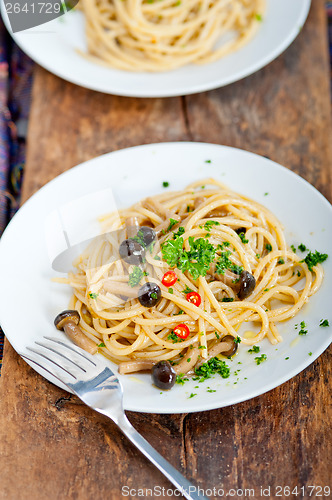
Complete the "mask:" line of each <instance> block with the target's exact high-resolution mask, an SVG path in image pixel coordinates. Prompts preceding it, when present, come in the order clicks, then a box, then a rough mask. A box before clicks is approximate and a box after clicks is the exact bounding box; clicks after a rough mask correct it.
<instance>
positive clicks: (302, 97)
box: [0, 0, 332, 500]
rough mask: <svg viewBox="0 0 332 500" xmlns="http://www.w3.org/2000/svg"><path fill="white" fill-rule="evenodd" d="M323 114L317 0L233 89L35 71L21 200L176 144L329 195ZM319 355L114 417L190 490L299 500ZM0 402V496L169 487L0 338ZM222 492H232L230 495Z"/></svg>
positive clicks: (318, 399)
mask: <svg viewBox="0 0 332 500" xmlns="http://www.w3.org/2000/svg"><path fill="white" fill-rule="evenodd" d="M285 15H286V14H285ZM330 110H331V108H330V95H329V64H328V50H327V37H326V17H325V12H324V5H323V1H322V0H313V5H312V8H311V12H310V15H309V19H308V21H307V23H306V25H305V26H304V28H303V30H302V32H301V33H300V34H299V36H298V38H297V39H296V41H295V42H294V43H293V45H292V46H291V47H290V48H289V49H288V50H287V51H286V52H285V53H284V54H283V55H281V56H280V57H279V58H278V59H277V60H276V61H274V62H273V63H271V64H269V65H268V66H267V67H266V68H264V69H263V70H261V71H259V72H257V73H256V74H254V75H253V76H250V77H248V78H246V79H244V80H242V81H240V82H238V83H235V84H233V85H230V86H228V87H225V88H222V89H218V90H213V91H210V92H206V93H202V94H198V95H193V96H188V97H178V98H168V99H132V98H122V97H116V96H111V95H105V94H100V93H96V92H93V91H90V90H86V89H83V88H80V87H77V86H75V85H72V84H70V83H67V82H65V81H63V80H61V79H59V78H57V77H56V76H53V75H51V74H50V73H48V72H47V71H45V70H44V69H42V68H40V67H36V70H35V78H34V85H33V99H32V107H31V115H30V123H29V136H28V153H27V164H26V169H25V177H24V189H23V199H24V200H26V199H28V198H29V197H30V196H31V195H32V194H33V193H34V192H35V191H37V189H39V188H40V187H41V186H43V185H44V184H45V183H46V182H48V181H50V180H51V179H53V178H54V177H55V176H56V175H58V174H60V173H62V172H64V171H65V170H68V169H69V168H71V167H73V166H74V165H76V164H78V163H80V162H82V161H85V160H89V159H90V158H93V157H95V156H98V155H100V154H103V153H107V152H109V151H114V150H117V149H120V148H125V147H128V146H135V145H137V144H146V143H153V142H165V141H184V140H185V141H187V140H190V141H202V142H213V143H217V144H225V145H228V146H234V147H238V148H242V149H246V150H249V151H253V152H255V153H258V154H261V155H266V156H268V157H270V158H271V159H272V160H274V161H276V162H278V163H281V164H282V165H285V166H286V167H288V168H289V169H291V170H293V171H294V172H296V173H298V174H300V175H301V176H302V177H304V178H305V179H307V180H308V181H309V182H310V183H311V184H313V185H314V186H315V187H316V188H317V189H319V190H320V191H321V192H322V193H323V194H324V195H325V196H326V197H327V198H328V199H329V200H330V201H331V195H332V182H331V145H330V141H331V121H330ZM322 250H326V249H322ZM331 353H332V350H331V348H330V349H329V350H327V351H326V352H325V353H324V354H323V355H322V356H320V357H319V359H318V360H316V361H315V362H314V363H313V364H312V365H310V366H309V367H308V368H307V369H306V370H304V371H303V372H302V373H301V374H300V375H298V376H296V377H295V378H293V379H292V380H290V381H289V382H287V383H284V384H283V385H281V386H280V387H278V388H276V389H274V390H273V391H270V392H268V393H267V394H263V395H262V396H260V397H256V398H254V399H252V400H250V401H247V402H244V403H241V404H238V405H235V406H230V407H227V408H222V409H219V410H214V411H207V412H203V413H195V414H182V415H151V414H138V413H130V412H129V413H128V417H129V419H130V420H131V422H132V423H133V425H134V426H135V427H136V428H137V429H138V430H139V431H140V432H141V433H142V434H143V435H144V436H145V437H146V438H147V439H148V440H149V441H150V442H151V444H152V445H153V446H154V447H155V448H156V449H157V450H159V451H160V452H161V454H163V455H164V456H165V457H167V458H168V460H170V462H171V463H172V464H174V465H175V467H177V468H178V469H179V470H181V471H182V472H183V474H184V475H185V476H187V478H188V479H190V480H192V481H193V482H194V483H195V484H197V485H199V486H200V487H202V488H205V489H206V488H210V489H212V488H214V487H215V488H223V489H224V490H225V492H227V491H228V490H230V489H232V488H233V489H235V490H237V489H240V490H245V489H253V490H254V491H255V495H252V494H251V498H262V494H261V487H263V488H265V496H268V497H269V498H271V499H274V498H280V495H279V497H277V496H276V493H277V491H278V490H277V489H276V488H277V486H282V487H284V486H289V487H290V488H291V489H292V488H294V487H295V486H297V487H298V492H299V493H301V490H300V487H302V486H304V487H306V489H305V494H304V495H299V496H291V498H305V499H306V498H310V489H308V486H309V485H316V486H324V485H327V484H329V483H328V481H329V479H331V465H330V461H329V459H328V457H331V455H332V453H331V437H330V436H331V429H330V420H331V411H330V403H331V401H330V391H329V382H330V378H331V368H330V367H331V361H332V359H331ZM0 396H1V399H0V400H1V411H0V433H1V434H0V439H1V449H0V452H1V463H0V471H1V472H0V478H1V489H0V498H1V499H2V498H3V499H6V500H25V499H29V500H30V499H33V500H45V499H52V500H57V499H59V500H60V499H61V500H63V499H70V500H72V499H79V500H85V499H87V500H90V499H91V500H92V499H93V500H99V499H100V500H102V499H106V498H107V499H108V500H118V499H120V498H122V495H121V488H122V487H123V486H125V485H127V486H130V487H132V488H135V489H137V490H138V489H139V488H141V489H143V490H144V489H147V488H151V489H153V488H154V487H155V486H157V485H159V486H160V487H164V488H170V484H169V483H168V482H167V480H166V479H164V477H163V476H162V475H161V474H160V473H159V472H158V471H157V470H156V469H155V468H154V467H153V466H152V465H151V464H150V463H149V462H148V461H147V460H146V459H145V458H143V456H141V455H140V453H139V452H138V451H136V449H135V448H133V446H131V445H130V444H129V442H128V441H127V440H126V439H125V438H124V437H123V436H122V435H121V433H120V432H119V431H118V429H117V428H116V426H115V425H114V424H113V423H111V422H110V421H109V420H108V419H106V418H104V417H103V416H101V415H98V414H97V413H95V412H93V411H92V410H90V409H89V408H87V407H86V406H85V405H83V404H81V402H80V401H79V400H78V399H77V398H76V397H74V396H71V395H70V394H69V393H66V392H64V391H62V390H61V389H59V388H57V387H55V386H54V385H52V384H50V383H49V382H47V381H46V380H45V379H43V378H42V377H41V376H39V375H38V374H37V373H36V372H34V371H33V370H32V369H31V368H30V367H29V366H28V365H27V364H25V362H24V361H23V360H22V359H21V358H20V357H19V356H18V355H17V354H16V353H15V352H14V350H13V349H12V348H11V346H10V344H9V343H8V342H7V341H6V345H5V353H4V364H3V372H2V377H1V387H0ZM330 486H331V485H330ZM269 487H270V488H271V490H270V492H269V491H268V490H266V488H269ZM138 493H139V492H138V491H137V494H138ZM248 496H249V492H247V496H246V497H248ZM235 497H236V498H241V497H242V498H244V497H245V495H244V494H243V495H241V492H240V491H239V492H238V493H237V494H236V495H235ZM281 497H282V498H285V497H286V494H283V493H282V494H281ZM123 498H125V497H123ZM127 498H135V497H134V495H131V496H130V497H128V496H127ZM144 498H157V493H156V492H155V493H154V494H153V495H152V496H150V495H149V492H146V493H145V495H144ZM168 498H171V497H168ZM174 498H175V497H174ZM211 498H221V496H220V495H211Z"/></svg>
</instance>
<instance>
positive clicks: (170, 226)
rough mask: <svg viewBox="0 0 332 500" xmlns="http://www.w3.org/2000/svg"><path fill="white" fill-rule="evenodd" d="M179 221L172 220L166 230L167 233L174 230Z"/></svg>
mask: <svg viewBox="0 0 332 500" xmlns="http://www.w3.org/2000/svg"><path fill="white" fill-rule="evenodd" d="M178 222H179V221H178V220H176V219H170V220H169V226H168V228H167V229H166V231H170V230H171V229H172V227H173V226H175V224H178Z"/></svg>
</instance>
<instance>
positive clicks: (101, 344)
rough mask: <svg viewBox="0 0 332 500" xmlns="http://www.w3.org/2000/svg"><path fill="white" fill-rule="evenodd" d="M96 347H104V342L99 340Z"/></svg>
mask: <svg viewBox="0 0 332 500" xmlns="http://www.w3.org/2000/svg"><path fill="white" fill-rule="evenodd" d="M97 347H106V346H105V344H104V342H100V344H98V345H97Z"/></svg>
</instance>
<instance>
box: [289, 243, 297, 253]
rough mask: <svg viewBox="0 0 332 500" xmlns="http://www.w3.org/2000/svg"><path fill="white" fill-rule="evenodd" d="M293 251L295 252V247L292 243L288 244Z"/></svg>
mask: <svg viewBox="0 0 332 500" xmlns="http://www.w3.org/2000/svg"><path fill="white" fill-rule="evenodd" d="M290 247H291V249H292V250H293V252H294V253H296V247H295V246H294V245H291V246H290Z"/></svg>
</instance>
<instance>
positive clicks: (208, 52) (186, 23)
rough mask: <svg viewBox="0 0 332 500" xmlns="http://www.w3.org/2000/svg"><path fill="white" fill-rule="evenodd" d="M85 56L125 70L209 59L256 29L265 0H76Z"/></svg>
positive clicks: (163, 67)
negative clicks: (81, 16)
mask: <svg viewBox="0 0 332 500" xmlns="http://www.w3.org/2000/svg"><path fill="white" fill-rule="evenodd" d="M80 8H81V9H82V10H83V12H84V14H85V20H86V36H87V46H88V54H86V56H87V57H89V58H90V59H93V60H95V61H98V62H102V63H104V64H106V65H109V66H113V67H115V68H119V69H122V70H128V71H166V70H171V69H174V68H178V67H180V66H184V65H185V64H188V63H192V62H195V63H198V64H202V63H208V62H212V61H216V60H217V59H219V58H221V57H223V56H225V55H227V54H229V53H230V52H233V51H235V50H237V49H239V48H240V47H242V46H243V45H244V44H246V43H247V42H248V41H249V40H250V39H251V38H252V37H253V36H254V34H255V33H256V31H257V29H258V27H259V25H260V21H261V19H262V14H263V12H264V8H265V0H181V1H177V0H156V1H149V0H81V2H80Z"/></svg>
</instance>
